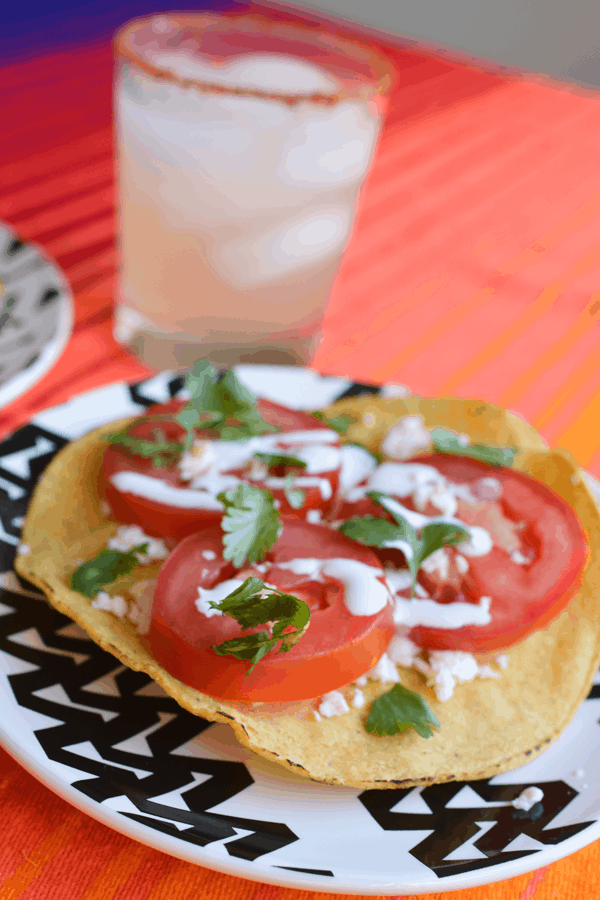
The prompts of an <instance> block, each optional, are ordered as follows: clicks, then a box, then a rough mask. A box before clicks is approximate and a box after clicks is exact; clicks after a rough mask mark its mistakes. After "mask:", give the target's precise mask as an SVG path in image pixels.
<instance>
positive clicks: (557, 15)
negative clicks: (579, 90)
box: [0, 0, 600, 85]
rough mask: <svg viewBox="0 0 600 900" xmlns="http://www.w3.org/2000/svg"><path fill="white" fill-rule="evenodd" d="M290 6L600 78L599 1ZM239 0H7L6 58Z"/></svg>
mask: <svg viewBox="0 0 600 900" xmlns="http://www.w3.org/2000/svg"><path fill="white" fill-rule="evenodd" d="M271 2H272V5H276V6H279V7H280V8H282V9H289V10H295V11H302V10H304V11H305V12H308V13H311V12H312V13H317V14H321V15H326V16H330V17H334V18H339V19H340V20H342V21H344V22H346V23H348V24H354V26H355V27H356V26H359V27H361V28H364V29H367V30H371V32H372V33H373V34H375V35H376V36H377V37H378V38H379V39H381V38H382V37H384V36H387V38H388V40H391V41H392V42H394V43H396V42H398V41H403V40H406V39H408V40H409V42H411V43H413V44H414V43H415V42H416V43H417V45H418V46H420V47H423V48H426V49H437V50H442V51H443V52H446V53H449V54H450V55H451V56H452V57H454V58H460V57H461V56H462V57H463V58H465V57H466V58H470V59H474V60H478V61H480V60H488V61H490V62H491V63H492V64H500V65H501V66H504V67H507V68H508V69H509V70H510V69H517V70H521V69H523V70H527V71H530V72H536V73H543V74H548V75H551V76H553V77H555V78H561V79H565V80H568V81H578V82H580V83H582V84H589V85H600V3H598V2H597V0H571V2H569V3H567V2H565V0H501V2H499V0H369V3H365V2H364V0H291V2H288V0H275V2H273V0H271ZM236 5H237V4H235V3H233V2H231V0H197V2H196V3H191V4H190V3H185V2H184V3H181V4H177V3H173V0H126V2H124V3H119V2H118V0H91V2H88V3H82V2H81V0H56V2H55V3H54V4H53V5H52V7H51V8H50V7H49V5H48V4H42V3H39V2H37V3H23V4H20V3H14V4H10V5H8V4H7V9H5V10H4V13H3V26H2V30H3V38H4V40H3V42H2V47H1V48H0V60H1V59H15V58H16V57H18V56H30V55H35V54H37V53H39V52H40V50H46V49H48V48H51V47H57V46H59V45H61V44H68V43H73V42H75V41H88V40H91V39H95V38H98V37H101V36H103V35H108V34H110V33H111V32H113V31H114V30H115V29H116V28H117V27H118V26H119V25H120V24H122V23H123V22H125V21H127V19H130V18H132V17H133V16H137V15H144V14H146V13H152V12H158V11H162V10H167V9H182V8H193V9H196V10H197V9H209V8H210V9H229V8H233V7H235V6H236Z"/></svg>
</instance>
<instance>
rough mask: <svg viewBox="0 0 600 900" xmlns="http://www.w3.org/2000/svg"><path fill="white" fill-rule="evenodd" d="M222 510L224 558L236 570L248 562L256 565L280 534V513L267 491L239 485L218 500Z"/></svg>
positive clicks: (251, 485) (252, 486) (225, 492)
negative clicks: (223, 507)
mask: <svg viewBox="0 0 600 900" xmlns="http://www.w3.org/2000/svg"><path fill="white" fill-rule="evenodd" d="M217 499H218V500H220V501H221V503H223V505H224V506H225V515H224V516H223V518H222V520H221V528H222V529H223V531H224V532H225V536H224V537H223V547H224V549H223V557H224V559H230V560H231V561H232V562H233V564H234V566H235V567H236V569H239V568H241V566H243V565H244V563H245V562H246V561H247V562H248V563H250V565H252V564H253V563H255V562H259V561H260V560H261V559H263V557H264V556H265V554H266V553H267V552H268V551H269V550H270V549H271V547H272V546H273V544H274V543H275V541H276V540H277V538H278V537H279V533H280V530H281V526H280V521H279V513H278V512H277V509H276V508H275V504H274V503H273V496H272V494H271V492H270V491H267V490H264V489H263V488H259V487H255V485H253V484H246V483H243V482H242V484H238V485H237V486H236V487H235V488H230V489H229V490H228V491H224V492H223V493H222V494H219V495H218V497H217Z"/></svg>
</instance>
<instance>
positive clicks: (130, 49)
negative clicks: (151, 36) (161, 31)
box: [114, 13, 395, 106]
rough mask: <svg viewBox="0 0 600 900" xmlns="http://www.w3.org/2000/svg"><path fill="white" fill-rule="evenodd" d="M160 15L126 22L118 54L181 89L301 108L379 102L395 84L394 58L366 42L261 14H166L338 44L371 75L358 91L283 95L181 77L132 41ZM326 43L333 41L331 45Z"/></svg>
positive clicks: (188, 23) (178, 20) (197, 23)
mask: <svg viewBox="0 0 600 900" xmlns="http://www.w3.org/2000/svg"><path fill="white" fill-rule="evenodd" d="M160 18H161V16H157V15H152V16H141V17H138V18H135V19H132V20H131V21H130V22H128V23H127V24H126V25H123V26H122V27H121V28H120V29H119V30H118V31H117V32H116V34H115V36H114V48H115V56H116V57H117V59H118V58H119V57H122V58H124V59H126V60H127V61H128V62H130V63H132V64H133V65H134V66H135V67H136V68H137V69H138V70H141V71H142V72H144V73H145V74H146V75H150V76H151V77H153V78H155V79H158V80H160V81H168V82H170V83H174V84H177V85H179V86H180V87H182V88H194V89H195V90H198V91H200V92H201V93H206V94H220V95H225V96H232V97H253V98H257V99H262V100H276V101H279V102H282V103H285V104H286V105H287V106H297V105H298V104H299V103H306V102H309V103H320V104H322V105H324V106H333V105H335V104H336V103H339V102H340V101H341V100H344V99H347V98H350V97H355V98H356V97H358V98H359V99H363V100H369V99H373V100H375V99H376V98H377V97H378V96H384V95H386V94H388V93H389V91H390V88H391V86H392V84H393V80H394V72H395V70H394V68H393V66H392V64H391V62H389V61H388V60H387V59H386V58H385V57H384V56H383V55H382V54H381V55H380V54H378V53H376V52H375V50H373V49H371V48H370V46H369V45H368V44H366V43H363V42H360V43H358V42H356V43H355V42H353V41H350V40H348V39H347V38H345V37H340V36H338V33H337V31H336V30H331V31H327V32H325V34H322V33H319V32H315V31H313V30H312V29H311V28H310V27H309V26H307V25H302V24H300V23H298V24H297V23H288V22H279V21H277V20H273V19H269V18H267V17H265V16H259V15H244V16H228V15H222V16H216V15H203V14H194V13H184V14H175V15H167V16H166V17H165V18H168V20H169V21H170V22H173V23H175V24H176V25H177V26H179V27H180V29H181V30H184V29H185V28H186V27H191V28H194V30H195V31H197V32H203V31H207V30H208V29H209V28H211V27H212V26H215V27H219V26H223V25H228V26H231V30H234V29H235V28H236V27H238V28H239V30H240V31H244V30H245V31H246V32H248V31H249V30H250V28H248V26H249V25H250V26H255V29H254V30H255V31H257V32H258V31H259V30H260V31H261V33H262V34H263V35H264V36H265V37H269V36H273V37H276V38H277V37H279V38H280V39H282V40H284V39H285V38H286V37H287V36H288V35H289V37H290V38H294V37H295V38H296V41H295V42H296V43H299V42H302V43H304V44H305V45H307V46H308V45H310V46H312V47H313V48H317V49H323V50H324V51H325V52H327V51H328V49H330V48H335V49H336V50H337V51H338V53H339V54H340V55H341V56H344V57H345V58H346V60H347V61H348V63H349V70H350V69H351V64H352V63H353V64H354V65H357V64H360V65H361V67H362V68H363V69H366V68H369V69H370V70H371V72H370V75H369V77H364V76H363V77H362V81H361V82H360V83H359V84H358V85H357V87H356V88H354V89H351V88H344V89H342V90H339V91H336V92H334V93H329V94H324V93H319V92H315V93H302V92H294V93H284V92H278V91H266V90H261V89H260V88H251V87H247V88H246V87H234V86H232V85H223V84H217V83H214V82H211V81H204V80H202V79H200V78H189V77H184V76H181V75H177V74H176V73H175V72H173V71H172V70H170V69H165V68H161V67H159V66H157V65H156V64H155V63H153V62H151V61H150V60H149V59H146V58H145V57H144V56H143V55H142V54H141V53H140V52H139V51H138V50H136V49H135V46H134V45H133V41H132V37H133V35H134V34H135V33H136V32H137V31H138V30H139V29H140V28H141V27H143V26H145V25H150V24H151V23H152V22H153V21H155V20H158V19H160ZM244 25H245V26H246V28H244ZM257 26H258V27H257ZM286 33H287V34H286ZM299 36H300V37H299ZM298 37H299V39H298ZM327 45H329V48H328V46H327ZM244 52H248V53H250V52H252V51H250V50H248V51H242V52H240V53H239V54H235V55H237V56H242V55H243V54H244ZM232 55H233V54H232ZM298 58H299V59H302V57H300V56H299V57H298ZM318 65H319V66H321V68H323V69H324V70H325V71H327V72H328V74H330V75H332V76H333V77H334V78H336V79H337V80H338V81H339V80H340V77H339V76H336V75H335V74H334V73H333V72H332V71H331V70H330V69H329V68H328V65H327V61H325V62H323V61H322V60H319V62H318ZM355 74H357V75H358V74H359V73H358V69H356V70H355Z"/></svg>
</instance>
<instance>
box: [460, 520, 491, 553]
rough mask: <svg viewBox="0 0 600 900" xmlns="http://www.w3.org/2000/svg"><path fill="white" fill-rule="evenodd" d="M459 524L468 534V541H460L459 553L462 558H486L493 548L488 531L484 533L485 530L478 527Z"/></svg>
mask: <svg viewBox="0 0 600 900" xmlns="http://www.w3.org/2000/svg"><path fill="white" fill-rule="evenodd" d="M459 524H462V526H463V528H465V527H466V529H467V531H468V532H469V533H470V538H469V540H467V541H461V543H460V552H461V553H462V554H464V556H487V554H488V553H489V552H490V550H491V549H492V547H493V546H494V541H493V540H492V536H491V534H490V533H489V531H486V529H485V528H480V527H479V526H478V525H467V526H465V524H464V522H463V523H460V522H459Z"/></svg>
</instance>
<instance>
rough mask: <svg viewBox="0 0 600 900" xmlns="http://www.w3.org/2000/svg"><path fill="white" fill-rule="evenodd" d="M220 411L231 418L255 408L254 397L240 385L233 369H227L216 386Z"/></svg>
mask: <svg viewBox="0 0 600 900" xmlns="http://www.w3.org/2000/svg"><path fill="white" fill-rule="evenodd" d="M218 399H219V401H220V404H221V409H222V410H223V411H224V412H225V413H226V414H227V415H228V416H230V417H231V418H234V419H235V418H236V417H237V415H238V414H239V413H242V414H244V413H245V412H246V411H247V410H253V409H255V408H256V397H255V396H254V394H253V393H252V391H250V390H248V388H247V387H246V386H245V385H244V384H242V382H241V381H240V379H239V378H238V377H237V375H236V374H235V372H234V371H233V369H228V371H227V372H225V374H224V375H223V377H222V379H221V380H220V381H219V384H218Z"/></svg>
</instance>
